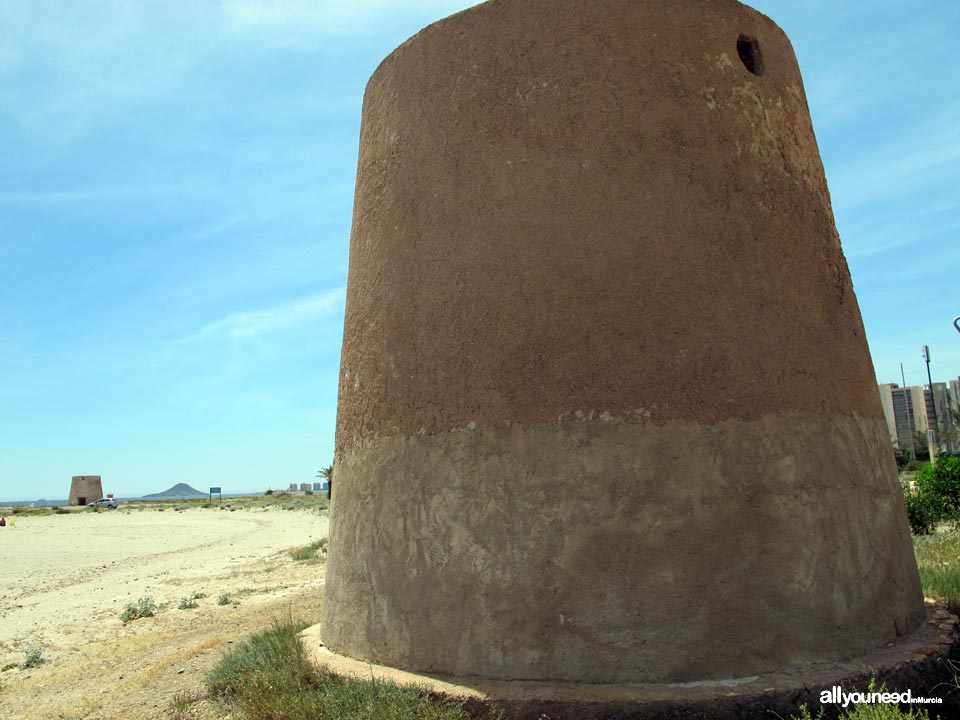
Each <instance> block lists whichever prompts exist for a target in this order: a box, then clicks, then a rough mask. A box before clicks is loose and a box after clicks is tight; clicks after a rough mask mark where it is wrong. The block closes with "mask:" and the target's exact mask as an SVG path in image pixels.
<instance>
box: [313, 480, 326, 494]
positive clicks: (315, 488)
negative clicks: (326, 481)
mask: <svg viewBox="0 0 960 720" xmlns="http://www.w3.org/2000/svg"><path fill="white" fill-rule="evenodd" d="M325 490H326V488H325V487H324V486H323V483H318V482H315V483H314V484H313V491H314V492H323V491H325Z"/></svg>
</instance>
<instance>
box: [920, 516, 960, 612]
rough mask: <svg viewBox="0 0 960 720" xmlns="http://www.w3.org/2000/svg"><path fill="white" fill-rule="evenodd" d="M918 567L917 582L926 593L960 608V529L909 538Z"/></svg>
mask: <svg viewBox="0 0 960 720" xmlns="http://www.w3.org/2000/svg"><path fill="white" fill-rule="evenodd" d="M913 550H914V553H915V554H916V556H917V567H918V568H919V570H920V583H921V584H922V585H923V593H924V595H926V596H927V597H931V598H934V599H936V600H939V601H941V602H943V603H944V604H945V605H946V606H947V609H948V610H949V611H950V612H952V613H954V614H958V611H960V532H957V531H956V530H955V531H953V532H949V533H942V534H937V535H926V536H921V537H915V538H914V539H913Z"/></svg>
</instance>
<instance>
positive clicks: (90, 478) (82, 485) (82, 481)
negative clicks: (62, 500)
mask: <svg viewBox="0 0 960 720" xmlns="http://www.w3.org/2000/svg"><path fill="white" fill-rule="evenodd" d="M102 497H103V483H102V482H101V480H100V476H99V475H74V476H73V479H72V480H71V481H70V499H69V500H68V501H67V503H68V504H69V505H86V504H87V503H91V502H93V501H94V500H99V499H100V498H102Z"/></svg>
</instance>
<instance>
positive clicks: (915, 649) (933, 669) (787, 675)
mask: <svg viewBox="0 0 960 720" xmlns="http://www.w3.org/2000/svg"><path fill="white" fill-rule="evenodd" d="M320 636H321V626H320V625H314V626H313V627H310V628H307V629H306V630H304V631H303V633H302V634H301V636H300V637H301V642H302V643H303V645H304V647H305V648H306V650H307V655H308V657H309V658H310V659H311V660H312V661H313V663H314V664H315V665H317V666H319V667H320V668H322V669H323V670H325V671H327V672H330V673H333V674H335V675H338V676H341V677H347V678H353V679H357V680H377V681H381V682H387V683H393V684H396V685H401V686H413V687H418V688H420V689H422V690H424V691H425V692H429V693H430V694H431V696H434V697H437V698H440V699H444V700H453V701H456V702H461V703H463V704H464V706H465V707H466V708H467V709H468V710H470V711H472V713H473V714H474V715H475V716H476V717H486V715H485V714H484V713H485V712H486V711H487V710H488V709H490V708H501V709H503V710H505V711H506V716H507V717H509V718H511V720H540V718H542V717H543V716H544V715H546V716H547V717H549V718H551V720H593V719H599V718H610V717H616V718H622V719H624V720H626V719H628V718H643V719H644V720H656V719H657V718H670V719H671V720H674V719H675V718H678V717H711V718H742V717H768V716H769V717H774V715H770V712H771V711H772V712H774V713H777V716H779V717H789V716H790V714H791V713H792V712H795V711H796V709H797V708H798V707H799V706H800V704H802V703H806V704H807V705H808V706H809V707H810V708H811V709H812V710H813V712H814V714H816V712H817V710H818V709H819V708H821V707H824V708H825V709H827V710H828V716H831V717H832V715H830V712H829V711H830V709H831V707H832V708H833V710H838V709H839V706H831V704H827V703H822V702H821V700H822V695H821V694H822V693H823V692H825V691H827V692H830V691H832V690H833V688H835V687H839V688H840V689H841V690H842V692H845V693H853V692H862V691H865V690H866V689H867V688H868V686H869V685H870V683H871V681H873V682H874V687H876V688H879V687H880V686H881V685H883V686H885V687H886V689H887V690H895V691H897V692H903V691H905V690H910V691H911V695H912V697H914V698H918V697H925V698H933V699H938V698H939V699H940V700H942V703H941V704H927V705H924V706H923V707H926V708H927V709H928V710H930V711H931V715H935V714H938V713H942V712H943V711H944V710H945V709H946V707H947V706H949V705H950V703H952V702H954V699H953V697H952V695H950V691H951V689H952V688H954V687H955V686H954V684H953V680H954V677H953V675H952V673H950V672H949V668H950V667H951V665H950V663H949V662H947V657H948V654H949V653H950V651H951V649H952V648H954V647H956V644H957V638H958V634H957V618H956V617H955V616H953V615H951V614H950V613H948V612H947V611H946V610H945V609H943V608H942V607H939V606H936V605H934V604H933V603H931V602H929V601H928V617H927V620H926V622H925V623H924V624H923V626H921V627H920V628H919V629H917V630H915V632H913V633H911V634H910V635H909V636H908V637H905V638H901V639H899V640H897V641H896V642H892V643H888V644H887V645H886V646H885V647H883V648H879V649H877V650H874V651H872V652H870V653H868V654H865V655H862V656H858V657H855V658H850V659H847V660H845V661H842V662H836V663H811V664H808V665H805V666H802V667H795V668H791V669H790V670H787V671H780V672H773V673H763V674H759V675H752V676H747V677H738V678H727V679H716V680H710V681H700V682H685V683H684V682H677V683H582V682H560V681H529V680H528V681H509V680H489V679H485V678H477V677H455V676H444V675H437V674H425V673H411V672H406V671H403V670H398V669H396V668H391V667H386V666H383V665H376V664H371V663H368V662H364V661H360V660H355V659H353V658H349V657H346V656H344V655H339V654H337V653H334V652H331V651H330V650H329V649H327V648H326V646H325V645H324V644H323V641H322V640H321V639H320Z"/></svg>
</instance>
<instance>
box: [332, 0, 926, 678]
mask: <svg viewBox="0 0 960 720" xmlns="http://www.w3.org/2000/svg"><path fill="white" fill-rule="evenodd" d="M738 39H739V40H745V41H747V40H749V41H752V42H755V43H756V46H757V47H758V48H759V53H760V56H761V61H760V66H761V67H762V70H763V74H762V75H761V76H756V75H754V74H752V73H751V72H749V71H748V70H747V68H746V67H745V65H744V63H742V62H741V60H740V57H739V55H738V47H737V45H738ZM336 468H337V469H336V472H337V497H336V499H335V502H334V509H333V513H332V516H331V538H330V565H329V568H328V574H327V578H328V579H327V603H326V607H325V611H324V621H323V622H324V629H323V637H324V640H325V642H326V643H327V645H328V646H329V647H330V648H331V649H332V650H334V651H336V652H340V653H343V654H346V655H350V656H354V657H357V658H361V659H365V660H372V661H376V662H381V663H384V664H389V665H396V666H399V667H404V668H407V669H410V670H420V671H430V672H440V673H444V672H446V673H460V674H469V675H480V676H486V677H491V678H514V679H558V680H581V681H591V682H602V681H608V682H612V681H619V682H627V681H632V682H646V681H656V682H662V681H674V680H692V679H703V678H723V677H733V676H739V675H744V674H751V673H756V672H764V671H769V670H772V669H777V668H781V667H785V666H790V665H793V664H796V663H804V662H809V661H812V660H833V659H837V658H841V657H846V656H849V655H853V654H859V653H861V652H863V651H865V650H866V649H869V648H872V647H877V646H879V645H882V644H883V643H885V642H887V641H889V640H892V639H893V638H894V637H895V636H896V634H897V633H901V632H906V631H907V627H909V628H916V627H917V626H918V625H920V624H921V623H922V621H923V618H924V608H923V604H922V598H921V593H920V586H919V580H918V577H917V571H916V565H915V562H914V560H913V556H912V551H911V546H910V538H909V533H908V530H907V524H906V517H905V513H904V510H903V505H902V501H901V499H900V494H899V489H898V487H897V480H896V472H895V468H894V465H893V458H892V455H891V453H890V451H889V441H888V438H887V433H886V428H885V424H884V420H883V414H882V410H881V406H880V403H879V398H878V396H877V391H876V385H875V381H874V375H873V369H872V364H871V361H870V356H869V352H868V350H867V345H866V341H865V338H864V333H863V326H862V322H861V319H860V313H859V309H858V307H857V303H856V299H855V297H854V294H853V289H852V286H851V282H850V277H849V273H848V270H847V266H846V262H845V260H844V257H843V254H842V251H841V249H840V244H839V239H838V236H837V233H836V230H835V227H834V222H833V216H832V211H831V208H830V201H829V195H828V192H827V188H826V183H825V180H824V176H823V169H822V166H821V163H820V158H819V154H818V151H817V146H816V141H815V138H814V135H813V130H812V127H811V124H810V119H809V114H808V110H807V106H806V100H805V96H804V93H803V87H802V83H801V79H800V74H799V70H798V68H797V64H796V60H795V58H794V56H793V52H792V49H791V48H790V44H789V42H788V40H787V39H786V37H785V36H784V35H783V33H782V32H781V31H780V30H779V28H777V27H776V26H775V25H774V24H773V23H772V22H770V21H769V20H768V19H767V18H765V17H764V16H762V15H760V14H759V13H756V12H754V11H752V10H750V9H748V8H746V7H744V6H742V5H739V4H738V3H736V2H733V0H698V1H696V2H695V1H694V0H660V1H642V0H629V1H628V0H607V1H605V2H586V1H584V0H575V1H574V0H549V1H548V0H494V1H493V2H488V3H485V4H483V5H480V6H478V7H476V8H474V9H471V10H468V11H466V12H464V13H461V14H459V15H456V16H453V17H451V18H448V19H447V20H445V21H442V22H440V23H437V24H435V25H433V26H431V27H429V28H427V29H426V30H424V31H423V32H421V33H420V34H419V35H417V36H416V37H414V38H413V39H411V40H410V41H408V42H407V43H405V44H404V45H402V46H401V47H400V48H398V49H397V50H396V51H395V52H394V53H393V54H392V55H391V56H390V57H388V58H387V59H386V60H385V61H384V63H383V64H382V65H381V66H380V68H379V69H378V70H377V72H376V73H375V74H374V76H373V78H372V79H371V80H370V84H369V85H368V88H367V92H366V96H365V98H364V115H363V126H362V131H361V147H360V159H359V171H358V181H357V192H356V204H355V210H354V225H353V232H352V237H351V250H350V270H349V281H348V290H347V312H346V322H345V331H344V344H343V353H342V365H341V376H340V397H339V409H338V421H337V450H336Z"/></svg>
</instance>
